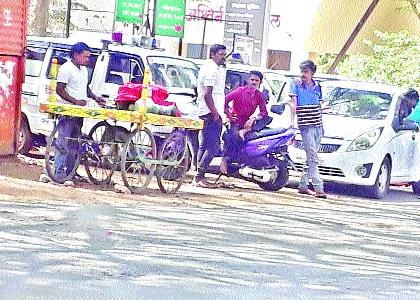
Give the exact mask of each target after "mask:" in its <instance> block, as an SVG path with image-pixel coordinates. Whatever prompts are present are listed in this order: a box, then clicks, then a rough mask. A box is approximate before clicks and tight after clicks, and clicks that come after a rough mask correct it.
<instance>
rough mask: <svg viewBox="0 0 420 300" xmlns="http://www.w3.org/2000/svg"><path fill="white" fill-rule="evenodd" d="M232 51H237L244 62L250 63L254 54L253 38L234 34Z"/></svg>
mask: <svg viewBox="0 0 420 300" xmlns="http://www.w3.org/2000/svg"><path fill="white" fill-rule="evenodd" d="M233 53H239V54H240V55H241V58H242V61H243V63H244V64H251V62H252V57H253V55H254V39H253V38H252V37H249V36H242V35H235V47H234V49H233Z"/></svg>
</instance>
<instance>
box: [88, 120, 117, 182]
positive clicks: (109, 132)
mask: <svg viewBox="0 0 420 300" xmlns="http://www.w3.org/2000/svg"><path fill="white" fill-rule="evenodd" d="M88 138H89V139H90V140H91V142H89V143H88V144H89V147H87V148H88V149H87V152H86V154H85V155H84V165H85V169H86V173H87V175H88V177H89V180H90V181H91V182H92V183H94V184H98V185H101V184H108V183H109V182H110V181H111V177H112V174H113V173H114V171H115V169H116V167H117V164H118V160H119V156H120V149H121V148H122V145H118V143H116V142H115V129H114V127H113V126H112V125H110V124H108V123H107V122H106V121H101V122H99V123H97V124H95V126H93V127H92V129H91V130H90V132H89V137H88Z"/></svg>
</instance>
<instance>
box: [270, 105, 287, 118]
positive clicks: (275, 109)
mask: <svg viewBox="0 0 420 300" xmlns="http://www.w3.org/2000/svg"><path fill="white" fill-rule="evenodd" d="M284 109H285V104H274V105H272V106H271V108H270V110H271V112H272V113H275V114H277V115H281V114H282V113H283V112H284Z"/></svg>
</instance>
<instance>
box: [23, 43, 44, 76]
mask: <svg viewBox="0 0 420 300" xmlns="http://www.w3.org/2000/svg"><path fill="white" fill-rule="evenodd" d="M46 52H47V49H45V48H33V47H28V48H27V51H26V66H25V75H27V76H31V77H39V76H40V75H41V71H42V64H43V62H44V58H45V53H46Z"/></svg>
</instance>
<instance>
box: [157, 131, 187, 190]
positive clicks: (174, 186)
mask: <svg viewBox="0 0 420 300" xmlns="http://www.w3.org/2000/svg"><path fill="white" fill-rule="evenodd" d="M159 161H160V162H161V163H162V164H161V165H159V167H158V170H157V173H156V178H157V182H158V185H159V188H160V190H161V191H162V192H163V193H175V192H176V191H177V190H178V189H179V188H180V187H181V185H182V183H183V182H184V180H185V177H186V176H187V171H188V167H189V164H190V154H189V151H188V145H187V139H186V136H185V135H184V134H182V133H181V132H175V133H172V134H170V135H169V136H168V137H167V138H166V139H165V141H164V142H163V144H162V147H161V149H160V151H159Z"/></svg>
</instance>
